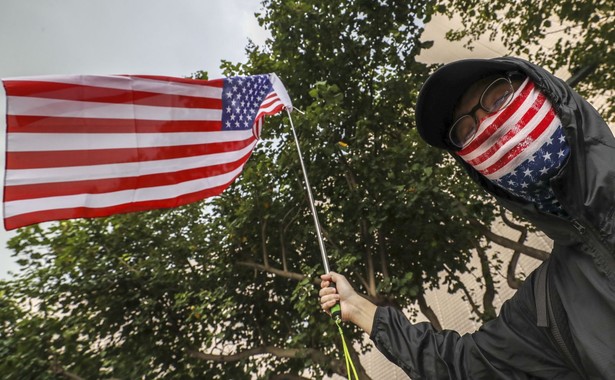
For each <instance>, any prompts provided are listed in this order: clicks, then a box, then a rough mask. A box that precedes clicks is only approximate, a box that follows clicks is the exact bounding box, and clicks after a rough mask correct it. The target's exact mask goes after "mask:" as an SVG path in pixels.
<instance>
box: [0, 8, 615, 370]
mask: <svg viewBox="0 0 615 380" xmlns="http://www.w3.org/2000/svg"><path fill="white" fill-rule="evenodd" d="M574 3H580V2H574ZM472 4H475V6H478V4H482V3H481V2H472ZM489 4H494V3H493V2H490V3H489ZM458 6H460V7H461V6H462V4H461V2H459V4H458ZM472 9H474V8H471V7H469V6H468V7H467V12H471V11H472ZM442 10H443V9H442V8H441V7H438V4H437V3H436V2H432V1H419V0H415V1H401V0H399V1H395V0H389V1H351V0H341V1H338V2H331V1H328V0H293V1H289V0H265V1H263V11H262V13H261V14H260V15H259V21H260V22H261V24H262V25H263V26H264V27H265V28H266V29H267V30H269V31H270V32H271V38H270V39H269V40H268V41H267V43H266V44H265V45H264V46H256V45H253V44H250V45H249V46H248V47H247V49H246V53H247V55H248V61H247V63H246V64H234V63H232V62H225V63H224V64H223V68H224V69H225V74H226V75H229V76H230V75H237V74H256V73H263V72H276V73H277V74H278V75H279V76H280V78H281V79H282V81H283V82H284V84H285V86H286V88H287V89H288V91H289V94H290V96H291V98H292V99H293V103H294V105H295V107H296V108H298V109H299V110H301V112H302V113H298V112H295V113H293V116H292V117H293V121H294V124H295V127H296V128H297V130H298V132H299V141H300V144H301V147H302V150H303V154H304V158H305V161H306V165H307V171H308V173H309V176H310V182H311V185H312V188H313V189H312V190H313V192H314V198H315V199H316V207H317V210H318V213H319V217H320V222H321V224H322V227H323V232H324V236H325V242H326V246H327V251H328V254H329V261H330V263H331V265H332V267H333V269H334V270H336V271H339V272H343V273H344V274H346V275H347V276H348V277H349V278H350V279H351V281H353V282H354V284H355V285H356V286H357V287H358V288H359V290H360V291H362V292H363V293H365V294H366V295H367V297H369V298H370V299H371V300H373V301H374V302H376V303H378V304H393V305H396V306H398V307H401V308H407V307H408V306H410V305H415V304H416V305H418V306H419V308H421V310H422V311H423V312H424V313H425V314H426V315H428V317H430V318H431V319H432V321H433V322H434V323H435V324H436V325H437V323H438V321H437V318H435V316H434V315H433V313H432V312H431V311H430V309H429V305H427V304H426V302H425V299H424V293H425V291H426V289H429V288H434V287H438V286H440V279H441V275H442V274H444V276H445V278H446V281H447V282H448V283H449V284H451V287H450V288H451V289H461V288H462V286H463V284H459V283H458V282H457V275H458V274H459V273H460V272H464V271H470V270H473V269H472V268H470V267H469V265H468V260H469V258H470V256H471V255H472V252H473V251H474V250H477V251H478V252H479V255H480V254H481V253H482V252H483V250H484V248H486V246H487V245H489V244H490V242H492V241H494V242H498V243H499V244H508V245H509V246H512V247H514V248H516V249H518V251H519V252H521V251H524V249H525V247H523V245H522V244H517V245H514V243H515V242H510V241H508V240H506V239H504V240H501V239H502V238H501V237H498V236H495V235H494V234H492V233H491V232H490V231H489V228H488V226H489V225H490V224H491V223H492V222H493V220H494V219H495V218H496V217H497V216H498V215H499V210H498V209H497V208H496V206H495V205H494V204H493V203H491V202H490V201H489V200H488V199H486V198H485V196H484V193H483V192H482V191H481V190H479V189H478V188H477V187H476V186H475V185H474V184H473V183H471V181H470V180H469V178H467V176H465V175H463V174H462V173H460V172H459V169H458V168H457V166H456V165H454V164H453V163H452V162H451V160H450V159H449V158H447V157H446V156H445V155H444V154H442V153H441V152H440V151H437V150H435V149H432V148H430V147H428V146H426V144H424V143H422V142H420V141H419V138H418V135H417V133H416V130H415V129H414V128H413V125H414V114H413V106H414V103H415V100H416V96H417V92H418V89H419V88H420V85H421V84H422V83H423V81H424V80H425V79H426V78H427V76H428V74H429V73H430V72H431V71H432V70H433V69H434V67H430V66H428V65H425V64H423V63H420V62H417V61H416V59H415V57H416V56H417V55H418V54H419V53H420V52H421V50H422V49H426V48H428V47H429V43H426V42H422V41H421V33H422V31H423V25H424V23H425V22H428V21H429V19H430V17H431V15H432V14H433V13H434V12H437V11H442ZM543 18H544V17H543ZM486 25H487V24H485V26H484V27H483V28H486V27H487V26H486ZM539 25H544V23H542V24H539ZM607 37H608V36H607ZM611 41H612V39H611ZM583 62H585V61H583ZM588 62H589V61H588ZM199 75H201V76H203V75H205V74H204V73H200V74H199ZM261 137H262V141H261V142H260V143H259V144H258V146H257V148H256V150H255V151H254V153H253V156H252V157H251V158H250V160H249V162H248V163H247V165H246V167H245V169H244V172H243V174H242V175H241V177H240V178H239V179H238V180H237V181H236V182H235V183H234V184H233V185H232V186H231V187H230V188H229V189H228V190H227V191H225V192H224V193H223V194H222V195H221V196H219V197H216V198H213V199H210V200H208V201H205V202H199V203H196V204H192V205H189V206H186V207H181V208H177V209H172V210H158V211H152V212H145V213H135V214H127V215H118V216H114V217H110V218H104V219H91V220H73V221H63V222H59V223H53V224H51V225H50V226H47V227H44V228H43V227H42V226H33V227H27V228H23V229H21V230H20V232H19V234H18V235H17V236H16V237H15V238H14V239H12V240H11V242H10V248H11V249H13V250H14V251H15V252H16V254H17V257H18V258H19V264H20V265H21V267H22V271H21V273H20V274H19V276H18V277H16V279H15V280H12V281H9V282H4V283H1V284H0V314H1V315H2V318H1V319H0V321H2V328H1V329H0V359H1V360H0V373H3V374H6V376H7V378H10V379H11V378H14V379H18V378H24V377H33V378H40V379H55V378H69V379H90V378H92V379H94V378H169V379H173V378H178V379H179V378H181V379H186V378H211V379H227V378H233V379H251V378H253V377H259V378H268V379H298V378H302V377H310V378H319V377H322V376H324V375H325V374H330V373H338V374H343V373H344V371H345V368H344V367H343V365H342V364H343V363H342V362H341V361H340V358H339V357H338V355H337V349H336V348H337V347H338V344H339V341H338V339H339V337H338V336H337V332H336V330H335V329H334V325H333V324H332V322H331V321H330V320H329V318H328V317H327V316H326V315H325V314H324V313H322V312H320V309H319V305H318V301H317V284H318V282H319V281H318V274H319V273H321V272H322V270H323V268H322V264H321V259H320V253H319V249H318V243H317V240H316V236H315V231H314V226H313V221H312V216H311V214H310V208H309V204H308V200H307V196H306V192H305V187H304V183H303V179H302V174H301V171H300V165H299V161H298V158H297V152H296V149H295V147H294V143H293V141H292V140H291V135H290V129H289V120H288V117H287V116H276V117H273V118H269V119H268V120H267V121H266V123H265V128H264V130H263V133H262V136H261ZM524 252H525V253H527V254H532V255H535V256H537V257H539V258H541V257H542V258H544V257H543V256H541V255H544V254H545V253H544V252H537V251H532V250H529V249H525V251H524ZM482 260H483V263H485V264H488V262H487V260H488V259H487V258H486V257H483V258H482ZM476 270H477V271H478V269H476ZM481 270H482V273H481V274H480V276H481V277H482V278H483V280H482V281H484V282H485V286H487V287H488V288H489V287H491V288H492V284H489V281H490V277H491V272H490V270H489V268H488V266H483V268H482V269H481ZM492 296H493V295H492V294H490V295H489V297H492ZM489 297H486V298H484V299H483V302H482V305H481V303H480V302H479V303H477V304H476V305H474V306H475V307H474V310H475V312H476V315H477V317H479V318H481V319H483V320H488V319H490V318H493V317H494V310H493V305H491V301H492V298H491V299H490V298H489ZM347 334H348V336H347V337H348V338H349V339H351V340H353V341H355V342H359V343H360V344H361V350H365V349H367V347H366V346H364V345H363V343H362V342H363V341H362V339H360V334H361V333H360V332H359V331H357V330H354V329H352V327H351V326H348V332H347ZM361 350H360V351H361ZM353 354H354V355H357V354H358V353H356V352H355V353H353ZM359 369H360V372H361V377H362V378H368V376H367V374H366V373H365V371H364V370H363V369H362V368H359Z"/></svg>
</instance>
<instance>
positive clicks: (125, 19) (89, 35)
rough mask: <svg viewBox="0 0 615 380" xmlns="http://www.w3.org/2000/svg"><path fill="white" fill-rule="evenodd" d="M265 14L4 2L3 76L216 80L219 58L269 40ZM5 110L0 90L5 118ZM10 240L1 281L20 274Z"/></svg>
mask: <svg viewBox="0 0 615 380" xmlns="http://www.w3.org/2000/svg"><path fill="white" fill-rule="evenodd" d="M259 10H260V0H1V1H0V51H1V53H0V78H8V77H14V76H34V75H49V74H153V75H168V76H178V77H184V76H188V75H190V74H192V73H194V72H196V71H199V70H204V71H207V72H208V73H209V77H210V78H218V77H221V76H222V73H221V70H220V68H219V66H220V61H221V60H223V59H224V60H228V61H231V62H245V60H246V59H245V47H246V45H247V44H248V41H249V40H252V41H254V42H255V43H256V44H258V45H262V44H263V43H264V42H265V39H266V38H267V37H268V34H267V32H266V31H265V30H263V29H262V28H261V27H260V26H259V25H258V22H257V21H256V17H255V16H254V13H256V12H258V11H259ZM5 104H6V102H5V96H4V90H3V89H0V115H4V113H5ZM0 120H1V121H0V133H1V136H4V135H5V128H6V123H5V120H4V117H3V116H2V117H0ZM0 146H4V142H3V143H2V144H1V145H0ZM0 168H4V153H2V154H0ZM0 170H3V169H0ZM0 175H1V178H4V173H3V172H1V171H0ZM11 236H14V232H7V231H5V230H4V228H3V227H2V226H0V279H8V278H10V277H11V274H10V272H14V271H15V270H16V269H17V265H16V263H15V258H14V257H12V252H10V251H9V250H8V249H7V248H6V243H7V241H8V239H9V238H10V237H11Z"/></svg>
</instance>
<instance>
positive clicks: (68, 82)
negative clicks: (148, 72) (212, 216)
mask: <svg viewBox="0 0 615 380" xmlns="http://www.w3.org/2000/svg"><path fill="white" fill-rule="evenodd" d="M3 84H4V88H5V91H6V97H7V135H6V137H7V140H6V141H7V144H6V173H5V182H4V225H5V228H6V229H14V228H18V227H21V226H26V225H30V224H34V223H39V222H43V221H51V220H61V219H69V218H81V217H100V216H108V215H112V214H116V213H126V212H133V211H143V210H150V209H155V208H168V207H176V206H180V205H184V204H187V203H191V202H194V201H197V200H201V199H204V198H207V197H211V196H215V195H218V194H220V193H221V192H222V191H223V190H224V189H226V188H227V187H228V186H229V185H230V184H231V182H233V180H234V179H235V178H236V177H237V176H239V174H240V173H241V171H242V168H243V166H244V164H245V163H246V161H247V160H248V158H249V157H250V155H251V153H252V150H253V148H254V146H255V145H256V142H257V140H258V138H259V134H260V128H261V126H262V120H263V117H264V116H265V115H273V114H275V113H278V112H279V111H281V110H282V109H283V108H285V107H286V108H288V109H291V108H292V105H291V102H290V99H289V97H288V94H287V93H286V90H285V89H284V86H283V85H282V83H281V82H280V80H279V79H278V77H277V76H276V75H275V74H266V75H255V76H248V77H234V78H225V79H217V80H210V81H203V80H195V79H183V78H172V77H162V76H130V75H129V76H49V77H31V78H11V79H5V80H3Z"/></svg>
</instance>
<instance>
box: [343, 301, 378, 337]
mask: <svg viewBox="0 0 615 380" xmlns="http://www.w3.org/2000/svg"><path fill="white" fill-rule="evenodd" d="M348 301H349V302H348V303H349V304H350V305H352V310H349V311H350V313H349V320H350V322H352V323H354V324H355V325H357V326H359V327H360V328H361V329H363V330H364V331H365V332H366V333H368V334H370V333H371V329H372V324H373V321H374V316H375V314H376V309H377V306H376V305H374V304H373V303H372V302H370V301H369V300H368V299H366V298H364V297H362V296H361V295H360V294H358V293H355V294H353V295H352V296H351V297H349V299H348Z"/></svg>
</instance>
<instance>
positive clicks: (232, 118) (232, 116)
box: [231, 113, 235, 121]
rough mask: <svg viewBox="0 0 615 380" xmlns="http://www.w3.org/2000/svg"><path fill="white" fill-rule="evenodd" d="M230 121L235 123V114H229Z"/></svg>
mask: <svg viewBox="0 0 615 380" xmlns="http://www.w3.org/2000/svg"><path fill="white" fill-rule="evenodd" d="M231 120H232V121H235V114H234V113H232V114H231Z"/></svg>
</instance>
